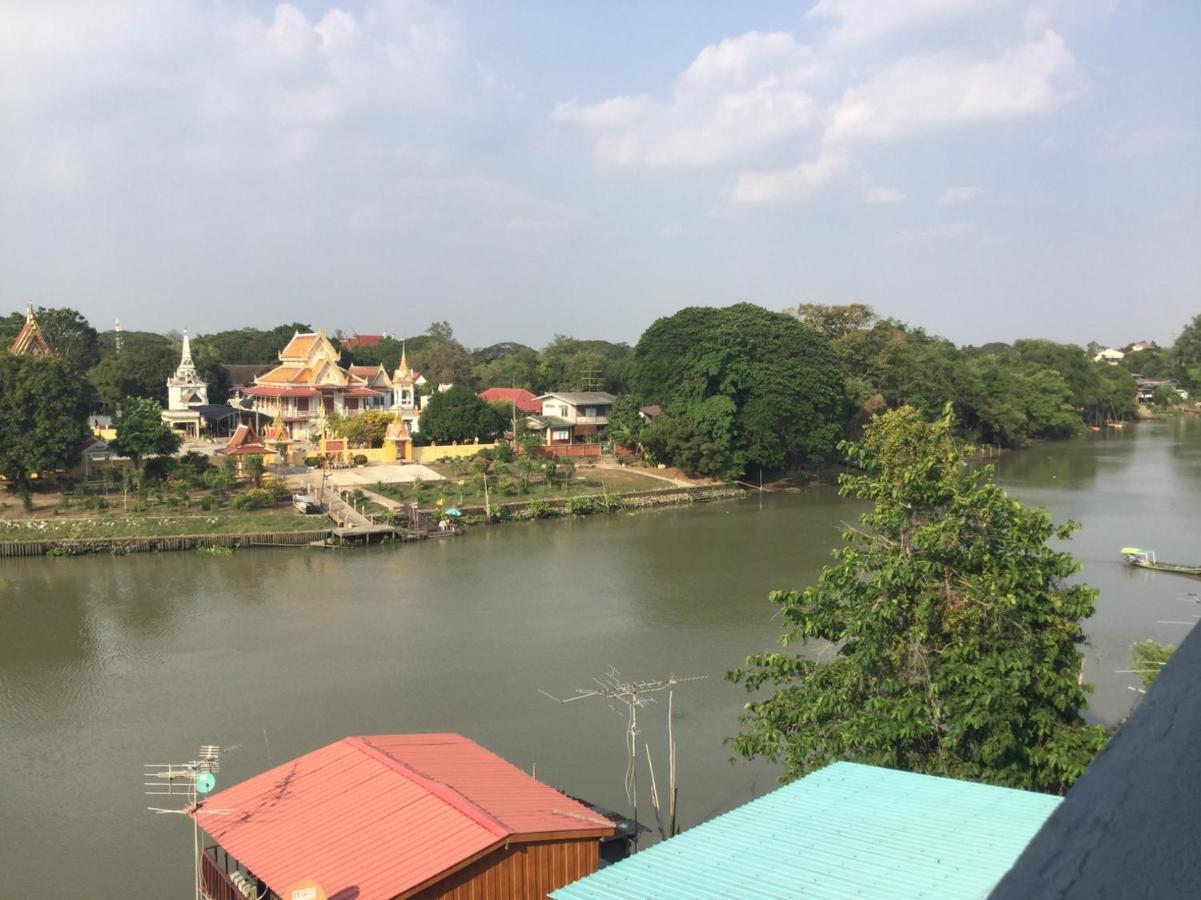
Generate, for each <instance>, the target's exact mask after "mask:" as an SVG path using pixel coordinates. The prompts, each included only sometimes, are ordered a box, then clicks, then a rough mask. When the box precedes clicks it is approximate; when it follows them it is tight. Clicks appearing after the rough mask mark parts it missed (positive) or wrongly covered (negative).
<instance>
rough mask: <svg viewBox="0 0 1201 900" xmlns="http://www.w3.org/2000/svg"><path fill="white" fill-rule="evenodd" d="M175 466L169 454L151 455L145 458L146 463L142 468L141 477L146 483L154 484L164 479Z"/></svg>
mask: <svg viewBox="0 0 1201 900" xmlns="http://www.w3.org/2000/svg"><path fill="white" fill-rule="evenodd" d="M175 466H176V461H175V460H174V459H172V458H171V457H170V456H152V457H151V458H150V459H148V460H146V465H145V467H144V468H143V469H142V478H143V479H145V482H146V483H147V484H154V483H156V482H159V481H165V480H166V478H167V476H168V475H170V474H171V473H172V472H173V471H174V470H175Z"/></svg>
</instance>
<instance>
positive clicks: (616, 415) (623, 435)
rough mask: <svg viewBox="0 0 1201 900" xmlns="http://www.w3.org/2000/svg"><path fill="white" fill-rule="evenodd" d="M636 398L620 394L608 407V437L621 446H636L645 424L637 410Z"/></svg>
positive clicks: (631, 395)
mask: <svg viewBox="0 0 1201 900" xmlns="http://www.w3.org/2000/svg"><path fill="white" fill-rule="evenodd" d="M639 409H640V407H639V405H638V398H637V397H635V396H634V395H633V394H622V395H621V396H620V397H618V398H617V399H616V400H615V401H613V406H612V407H610V409H609V437H610V438H612V439H613V441H614V442H615V443H618V444H621V445H622V446H623V447H637V446H638V441H639V439H640V438H641V436H642V429H643V426H644V424H645V422H643V419H642V415H641V413H640V412H639Z"/></svg>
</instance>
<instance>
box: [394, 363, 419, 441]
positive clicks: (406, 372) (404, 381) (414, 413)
mask: <svg viewBox="0 0 1201 900" xmlns="http://www.w3.org/2000/svg"><path fill="white" fill-rule="evenodd" d="M423 384H425V379H424V378H423V377H422V376H421V373H420V372H414V371H413V370H412V369H411V368H410V367H409V357H408V353H407V352H406V349H405V345H404V344H401V345H400V365H398V366H397V367H396V371H394V372H393V373H392V409H393V410H395V411H396V413H397V415H399V416H400V419H401V421H402V422H403V423H404V426H405V428H407V429H408V431H409V433H410V434H416V433H417V432H418V430H419V427H418V420H419V419H420V417H421V406H420V404H419V402H418V396H417V388H419V387H420V386H421V385H423Z"/></svg>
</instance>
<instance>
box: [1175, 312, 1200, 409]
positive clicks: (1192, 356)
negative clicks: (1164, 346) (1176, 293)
mask: <svg viewBox="0 0 1201 900" xmlns="http://www.w3.org/2000/svg"><path fill="white" fill-rule="evenodd" d="M1172 359H1173V363H1174V366H1175V375H1176V380H1177V381H1179V382H1180V386H1181V387H1183V388H1185V389H1186V390H1188V391H1189V392H1190V393H1192V394H1195V393H1198V392H1201V314H1198V315H1195V316H1193V318H1192V321H1190V322H1189V323H1188V324H1187V325H1185V326H1184V329H1183V330H1182V331H1181V332H1180V336H1179V337H1177V338H1176V343H1175V344H1173V345H1172Z"/></svg>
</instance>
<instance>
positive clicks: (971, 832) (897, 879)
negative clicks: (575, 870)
mask: <svg viewBox="0 0 1201 900" xmlns="http://www.w3.org/2000/svg"><path fill="white" fill-rule="evenodd" d="M1060 799H1061V798H1059V797H1054V796H1051V795H1048V794H1035V793H1032V792H1030V791H1018V790H1013V789H1012V788H1001V787H992V786H991V785H986V784H977V783H976V782H973V781H956V780H954V779H951V778H937V777H935V776H933V775H916V774H914V773H912V772H898V771H896V770H893V769H881V768H877V767H875V766H864V765H859V764H856V763H847V762H839V763H834V764H833V765H831V766H827V767H826V768H824V769H821V770H820V771H817V772H814V773H813V774H811V775H808V776H806V777H805V778H802V779H800V780H799V781H794V782H793V783H792V784H789V785H785V786H784V787H781V788H779V789H777V790H775V791H772V792H771V793H770V794H767V795H766V796H763V797H759V798H757V799H755V800H752V801H751V802H750V803H747V804H745V805H743V806H740V807H739V808H737V809H735V810H732V811H730V812H728V813H726V814H725V815H721V816H718V817H717V818H715V819H711V820H710V821H708V822H705V823H704V824H702V825H698V826H696V827H695V828H692V829H690V830H688V831H685V832H683V833H682V834H680V835H678V836H677V837H674V838H672V839H671V840H668V841H662V842H660V843H658V844H655V845H654V846H653V847H650V848H648V849H646V850H643V851H642V852H640V853H637V854H635V855H634V856H632V857H630V858H629V859H627V860H624V861H622V862H619V863H617V864H616V865H612V866H609V867H607V868H605V869H601V870H600V871H598V872H597V873H596V874H594V875H590V876H588V877H587V878H583V879H581V880H580V881H577V882H575V884H571V885H568V886H567V887H565V888H561V889H560V890H557V891H555V892H554V893H553V894H551V896H552V897H554V898H556V900H594V898H595V900H621V898H631V900H633V898H638V900H644V898H662V900H669V898H670V900H674V898H690V900H691V898H706V897H713V898H731V897H756V898H759V897H762V898H768V897H829V898H843V897H872V898H898V900H902V898H903V900H912V898H917V897H955V898H960V897H967V898H978V897H985V896H987V894H988V892H989V891H990V890H992V888H993V887H994V886H995V885H996V883H997V882H998V881H1000V880H1001V878H1002V876H1004V874H1005V873H1006V872H1007V871H1009V868H1010V866H1012V865H1013V863H1014V861H1015V860H1017V858H1018V856H1019V855H1020V854H1021V852H1022V850H1023V849H1025V847H1026V844H1027V843H1029V842H1030V839H1031V838H1033V837H1034V835H1035V833H1036V832H1037V831H1038V829H1039V828H1041V827H1042V824H1043V822H1044V821H1045V820H1046V819H1047V817H1048V816H1049V815H1051V812H1052V811H1053V810H1054V809H1055V807H1056V806H1057V805H1058V804H1059V802H1060Z"/></svg>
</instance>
